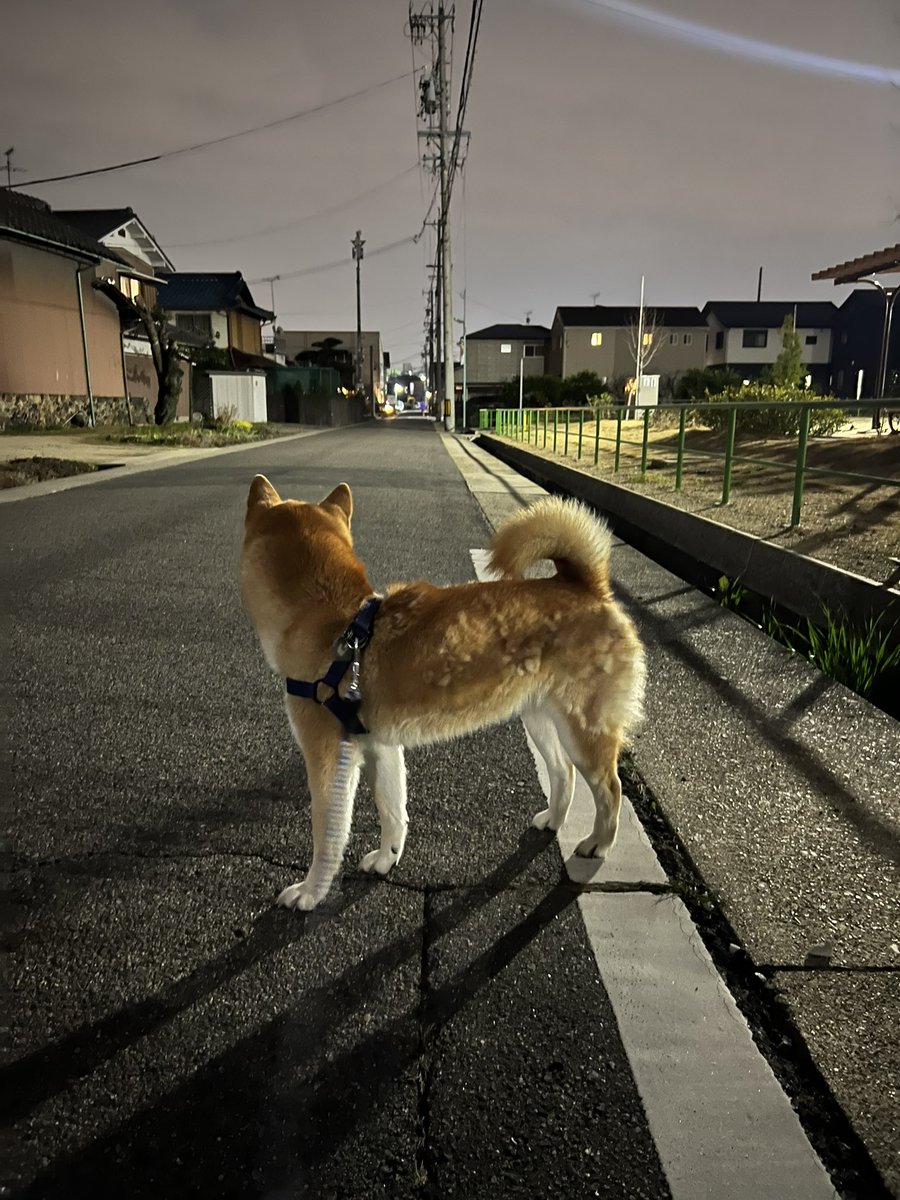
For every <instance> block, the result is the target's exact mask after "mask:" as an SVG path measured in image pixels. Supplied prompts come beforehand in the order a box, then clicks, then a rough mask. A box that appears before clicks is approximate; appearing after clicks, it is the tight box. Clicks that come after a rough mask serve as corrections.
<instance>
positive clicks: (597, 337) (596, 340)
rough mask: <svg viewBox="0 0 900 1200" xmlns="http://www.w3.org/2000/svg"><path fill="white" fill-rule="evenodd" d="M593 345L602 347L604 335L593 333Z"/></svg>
mask: <svg viewBox="0 0 900 1200" xmlns="http://www.w3.org/2000/svg"><path fill="white" fill-rule="evenodd" d="M591 345H592V346H602V345H603V334H602V333H592V334H591Z"/></svg>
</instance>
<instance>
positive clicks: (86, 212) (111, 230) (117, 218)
mask: <svg viewBox="0 0 900 1200" xmlns="http://www.w3.org/2000/svg"><path fill="white" fill-rule="evenodd" d="M56 215H57V216H58V217H60V219H61V220H63V221H68V222H69V224H71V225H74V226H76V227H77V228H78V229H81V230H82V231H83V232H84V233H86V234H87V235H88V237H92V238H95V239H96V240H97V241H98V242H102V241H103V239H104V238H106V237H110V236H111V235H112V234H116V233H118V231H119V230H120V229H121V228H122V227H123V226H124V225H128V224H130V223H131V222H135V223H136V224H137V225H138V226H139V229H140V233H139V234H138V235H137V236H136V238H135V240H136V241H137V243H138V244H139V245H141V247H142V249H143V250H144V252H145V253H147V252H149V253H150V254H151V255H153V256H154V257H157V258H158V259H159V260H160V261H159V262H158V263H157V262H155V263H153V265H154V267H158V266H165V267H167V268H169V269H171V267H172V263H171V261H170V259H169V258H168V256H167V255H166V253H165V251H164V250H163V248H162V247H161V246H160V244H159V243H158V242H157V240H156V238H155V237H154V236H153V234H152V233H151V232H150V230H149V229H148V228H147V226H146V225H145V224H144V222H143V221H142V220H141V218H140V217H139V216H138V215H137V213H136V212H135V211H134V209H133V208H68V209H59V210H57V213H56ZM151 261H152V260H151Z"/></svg>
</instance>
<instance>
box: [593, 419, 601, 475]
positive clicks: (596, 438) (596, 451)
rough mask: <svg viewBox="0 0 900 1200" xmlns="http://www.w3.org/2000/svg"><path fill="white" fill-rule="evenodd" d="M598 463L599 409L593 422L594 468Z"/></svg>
mask: <svg viewBox="0 0 900 1200" xmlns="http://www.w3.org/2000/svg"><path fill="white" fill-rule="evenodd" d="M599 461H600V409H599V408H598V409H597V413H596V420H595V421H594V466H595V467H596V465H597V463H598V462H599Z"/></svg>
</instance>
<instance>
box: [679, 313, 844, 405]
mask: <svg viewBox="0 0 900 1200" xmlns="http://www.w3.org/2000/svg"><path fill="white" fill-rule="evenodd" d="M703 316H704V317H705V318H706V320H707V322H708V324H709V352H708V354H707V356H706V365H707V366H710V367H715V366H729V367H731V368H733V369H734V370H735V371H736V372H737V373H738V374H739V375H740V376H741V378H742V379H748V380H749V379H756V378H758V377H759V374H760V372H761V371H763V369H764V368H766V367H770V366H771V365H772V363H774V361H775V359H776V358H777V357H778V355H779V354H780V353H781V348H782V345H781V336H780V334H779V330H780V329H781V327H782V325H783V324H784V319H785V317H789V316H794V317H795V318H796V321H795V325H796V329H797V333H798V334H799V335H800V348H801V350H802V352H803V362H804V363H805V364H806V368H807V373H808V374H809V375H810V377H811V381H812V383H813V385H814V386H815V387H818V388H821V389H823V390H824V389H827V388H828V386H829V383H830V380H831V350H832V338H833V332H834V328H835V323H836V320H837V308H836V307H835V306H834V304H832V302H831V301H830V300H811V301H810V300H798V301H793V300H710V301H709V303H708V304H706V305H704V308H703Z"/></svg>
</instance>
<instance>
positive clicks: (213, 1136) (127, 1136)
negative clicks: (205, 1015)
mask: <svg viewBox="0 0 900 1200" xmlns="http://www.w3.org/2000/svg"><path fill="white" fill-rule="evenodd" d="M552 843H553V838H552V835H549V834H546V833H542V832H539V831H537V830H528V831H526V832H525V833H524V834H522V835H521V837H520V839H519V842H518V845H517V847H516V849H515V850H514V851H513V853H512V854H510V855H509V856H508V857H506V858H505V859H504V860H503V861H502V862H501V863H499V864H498V865H497V867H496V868H495V869H494V870H493V871H491V873H490V874H489V875H488V876H487V877H486V878H485V879H484V880H483V881H482V883H481V885H480V886H478V887H476V888H464V889H459V890H454V891H443V890H442V891H441V892H440V899H441V904H440V907H439V910H436V912H435V915H434V918H433V920H432V921H431V922H430V923H429V926H428V927H427V928H426V927H425V926H424V925H423V924H422V923H421V922H420V921H419V920H414V921H407V922H406V926H407V927H406V929H405V931H402V932H399V933H397V934H396V935H395V936H393V937H390V938H388V940H386V941H385V942H384V943H383V944H382V945H380V946H379V947H378V948H377V949H375V950H373V951H372V952H370V953H368V954H365V955H364V956H362V957H361V958H359V959H358V960H357V961H355V962H352V963H351V964H350V965H349V966H347V967H346V968H345V969H344V970H343V971H342V972H341V973H340V974H338V975H336V976H335V977H333V978H330V979H325V980H323V981H321V982H315V983H310V982H309V981H302V980H300V981H298V988H297V993H296V997H295V999H294V1001H293V1003H292V1004H291V1005H290V1006H289V1007H288V1008H286V1009H285V1010H283V1011H281V1012H279V1013H278V1015H276V1016H275V1017H274V1018H273V1019H271V1020H268V1021H267V1022H266V1023H265V1024H263V1025H262V1026H261V1027H260V1028H259V1029H257V1030H255V1031H254V1032H252V1033H250V1034H248V1035H247V1036H246V1037H243V1038H241V1039H240V1040H239V1041H236V1042H234V1043H233V1044H232V1045H230V1046H229V1047H228V1048H227V1049H226V1050H225V1051H224V1052H222V1053H221V1054H219V1055H218V1056H217V1057H215V1058H214V1059H212V1061H210V1062H208V1063H206V1065H204V1066H202V1067H201V1068H200V1069H199V1070H198V1071H196V1073H194V1074H191V1075H190V1076H189V1077H188V1078H182V1079H181V1081H180V1082H178V1083H177V1085H176V1086H175V1087H173V1088H172V1089H171V1090H170V1091H168V1093H167V1094H166V1095H165V1096H164V1097H163V1098H162V1099H161V1100H160V1101H158V1102H157V1103H154V1104H153V1105H152V1106H151V1107H149V1108H146V1109H144V1110H142V1111H140V1112H138V1113H136V1114H135V1115H134V1116H131V1117H130V1118H128V1119H127V1120H125V1121H123V1122H122V1123H121V1124H120V1125H119V1126H118V1127H117V1128H115V1129H114V1130H113V1131H112V1132H110V1133H108V1134H106V1135H105V1136H104V1137H102V1138H101V1139H98V1140H96V1141H94V1142H92V1143H90V1144H88V1145H87V1146H86V1147H85V1148H84V1149H83V1150H81V1151H79V1152H78V1153H76V1154H74V1155H72V1156H69V1157H67V1158H66V1159H64V1160H58V1161H55V1162H51V1163H50V1164H48V1165H47V1167H46V1168H45V1169H44V1170H43V1171H42V1173H41V1175H40V1176H39V1178H38V1179H36V1180H35V1181H34V1183H33V1185H32V1186H31V1187H30V1188H29V1189H28V1191H27V1193H26V1194H27V1195H28V1196H31V1197H37V1196H42V1197H50V1196H54V1197H63V1196H65V1197H73V1196H79V1197H80V1196H91V1197H92V1200H99V1198H102V1197H106V1196H109V1197H110V1198H112V1197H113V1196H115V1197H116V1198H117V1200H118V1198H119V1197H121V1196H128V1197H130V1198H131V1200H139V1198H141V1197H148V1200H149V1197H151V1196H152V1197H153V1198H154V1200H156V1198H157V1197H158V1196H159V1195H172V1196H174V1195H192V1196H201V1197H210V1198H212V1197H222V1196H231V1195H238V1194H240V1195H257V1196H270V1195H273V1194H279V1189H280V1188H282V1187H283V1186H285V1185H287V1184H288V1183H290V1188H291V1191H290V1194H291V1195H302V1194H309V1195H318V1194H321V1193H320V1192H319V1191H317V1185H316V1183H315V1181H316V1178H317V1176H318V1173H319V1172H320V1169H321V1168H322V1166H323V1163H324V1162H325V1160H326V1159H327V1160H333V1159H334V1157H335V1155H338V1156H339V1155H340V1153H341V1148H342V1146H343V1145H344V1143H345V1142H346V1141H347V1140H348V1138H349V1137H350V1135H351V1134H352V1132H353V1131H354V1130H355V1129H356V1128H357V1126H359V1125H360V1123H364V1122H366V1121H367V1120H368V1119H369V1118H370V1115H371V1114H372V1113H373V1111H374V1110H376V1109H379V1108H381V1107H387V1108H390V1107H391V1106H392V1105H394V1104H398V1103H399V1102H400V1100H399V1097H400V1095H401V1093H402V1091H403V1089H404V1087H408V1081H407V1082H406V1083H404V1080H405V1079H406V1077H407V1073H408V1072H409V1071H410V1070H411V1069H412V1068H413V1066H414V1064H415V1062H416V1060H417V1059H419V1058H420V1057H421V1056H423V1055H425V1054H427V1053H428V1045H429V1042H430V1041H431V1040H432V1039H433V1038H434V1037H435V1036H436V1034H437V1033H438V1032H439V1031H440V1029H441V1027H442V1026H443V1025H445V1024H446V1023H447V1022H448V1021H449V1020H450V1019H451V1018H452V1017H453V1016H454V1015H455V1014H456V1013H458V1012H459V1011H460V1010H461V1009H462V1008H464V1007H465V1006H466V1005H467V1004H468V1003H469V1002H470V1001H471V1000H472V999H473V997H475V996H476V995H477V994H478V993H479V992H480V991H481V990H482V989H483V988H484V987H485V986H486V985H487V984H488V983H489V982H490V981H491V979H493V978H494V976H495V975H496V974H497V973H498V972H499V971H501V970H502V969H503V968H504V966H505V965H507V964H508V963H510V962H511V961H512V960H513V959H514V958H515V957H516V956H517V955H518V954H519V953H520V952H521V950H522V949H523V948H524V947H526V946H527V945H529V944H530V942H531V941H532V940H533V939H534V938H535V937H536V936H537V935H538V934H539V933H540V932H541V930H542V929H544V928H545V927H546V925H547V924H548V923H549V922H550V921H552V920H553V919H554V917H555V916H557V914H559V913H560V912H561V911H562V910H563V909H564V908H566V907H567V906H568V905H570V904H571V903H572V902H573V901H574V899H575V898H576V896H577V894H578V891H577V889H576V888H573V886H572V885H571V884H570V883H569V882H568V881H567V880H566V879H565V877H564V875H563V873H562V869H561V865H560V867H559V872H558V881H557V882H556V883H555V884H553V885H551V886H550V887H549V888H546V887H545V888H544V889H542V890H540V891H539V892H537V893H535V892H534V891H533V890H532V891H531V892H530V895H531V896H532V897H535V896H536V897H537V902H536V903H535V904H534V906H533V908H532V909H531V911H530V912H528V914H527V915H526V916H525V917H524V918H522V919H517V920H516V921H514V922H513V923H512V924H511V925H509V927H508V928H506V929H505V932H503V933H502V934H501V936H499V938H496V939H495V940H494V941H493V942H492V944H491V945H490V946H489V947H488V948H487V949H486V950H484V951H483V952H482V953H481V954H479V955H477V956H476V957H475V958H474V959H473V960H472V961H470V962H469V963H468V964H467V965H466V966H465V967H464V968H463V969H462V970H460V971H459V972H458V973H457V974H456V975H455V976H454V977H453V978H451V979H450V980H449V981H448V982H447V983H445V984H444V985H443V986H440V987H438V988H437V989H435V990H433V991H431V990H428V989H424V988H423V987H422V974H421V973H422V966H423V962H424V959H425V956H427V954H428V950H429V945H430V944H433V943H434V942H435V941H436V940H437V939H440V938H443V937H445V936H446V935H447V934H448V933H450V932H451V931H452V930H454V929H456V928H458V927H459V926H460V925H462V924H463V923H464V922H466V921H467V920H469V919H470V918H471V917H472V916H473V915H474V914H476V913H477V911H478V910H479V909H482V908H484V907H485V906H486V905H488V904H490V903H491V901H492V900H494V899H497V898H498V897H499V896H500V895H501V894H502V893H503V892H504V891H505V890H506V889H508V888H509V887H511V886H512V885H514V884H515V883H516V881H517V880H519V879H520V878H521V876H522V875H523V873H524V872H525V871H526V870H527V869H528V868H529V867H530V866H531V865H532V864H533V862H534V860H535V859H536V858H537V857H538V856H539V855H541V854H543V853H545V852H547V853H552V854H554V855H556V860H557V863H558V861H559V855H558V850H557V849H556V847H555V846H554V845H553V844H552ZM395 887H396V885H394V884H392V883H391V882H390V881H383V880H373V879H370V878H369V877H365V876H358V875H349V876H347V877H345V879H344V881H343V883H342V886H341V887H340V889H339V890H337V891H336V892H335V893H334V894H333V895H332V896H330V897H329V898H328V899H327V900H326V901H325V902H324V904H323V905H322V906H321V907H320V908H319V909H317V910H315V911H314V912H312V913H310V914H306V915H301V914H299V913H295V912H286V911H284V910H279V909H272V910H270V911H267V912H265V913H264V914H262V915H261V916H260V917H259V918H258V919H257V920H256V921H255V923H254V924H253V926H252V928H251V930H250V932H249V934H248V936H246V937H245V938H243V939H241V940H240V941H238V942H237V943H235V944H234V945H232V946H231V947H230V948H229V949H228V950H227V951H226V952H225V953H223V954H222V955H220V956H218V957H217V958H215V959H213V960H211V961H209V962H207V963H204V964H202V965H200V966H199V967H198V968H197V969H196V970H195V971H193V972H191V973H190V974H189V975H187V976H185V977H183V978H182V979H180V980H178V981H175V982H174V983H172V984H170V985H169V986H168V987H167V988H165V989H163V990H162V991H160V992H158V993H156V994H155V995H153V996H150V997H147V998H145V999H143V1000H141V1001H139V1002H137V1003H136V1004H132V1005H128V1006H126V1007H124V1008H122V1009H120V1010H119V1011H118V1012H116V1013H114V1014H112V1015H110V1016H109V1017H106V1018H104V1019H102V1020H100V1021H98V1022H95V1023H93V1024H91V1025H89V1026H84V1027H82V1028H81V1029H79V1030H76V1031H75V1032H73V1033H72V1034H70V1035H69V1036H68V1037H67V1038H65V1039H63V1041H61V1042H58V1043H56V1044H55V1045H53V1046H51V1047H49V1048H47V1049H46V1050H42V1051H40V1052H37V1053H36V1054H33V1055H31V1056H29V1057H28V1058H26V1059H23V1060H20V1061H19V1062H18V1063H16V1064H14V1065H13V1066H12V1067H11V1068H7V1069H6V1071H5V1072H3V1073H2V1075H0V1082H2V1085H3V1092H4V1095H5V1097H6V1100H5V1102H4V1108H5V1109H6V1110H7V1112H6V1115H7V1116H8V1117H9V1118H12V1119H15V1118H20V1117H22V1116H24V1115H26V1114H27V1112H29V1111H30V1110H31V1109H33V1108H34V1107H35V1106H36V1105H38V1104H40V1103H42V1102H43V1101H45V1100H47V1099H48V1098H49V1097H50V1096H52V1095H53V1094H54V1093H56V1092H59V1091H61V1090H62V1089H64V1088H65V1087H66V1086H67V1084H68V1083H69V1082H70V1081H72V1080H74V1079H77V1078H79V1077H81V1076H84V1075H86V1074H88V1073H89V1072H91V1071H92V1070H94V1069H95V1068H97V1067H98V1066H100V1065H101V1064H102V1063H104V1062H105V1061H107V1060H109V1059H111V1058H112V1057H113V1056H114V1055H116V1054H117V1053H118V1052H119V1051H121V1050H124V1049H125V1048H126V1047H128V1046H130V1045H131V1044H132V1043H134V1042H136V1041H137V1040H139V1039H142V1038H146V1037H147V1036H148V1035H149V1034H152V1033H153V1031H154V1030H157V1029H159V1027H160V1026H162V1025H163V1024H165V1023H167V1022H170V1021H172V1020H174V1019H175V1018H176V1017H177V1016H179V1015H180V1014H186V1013H189V1012H190V1011H191V1010H194V1009H200V1010H202V1009H203V1008H204V1005H205V1002H207V1001H208V998H209V997H210V996H211V995H212V994H213V993H215V992H216V991H217V989H219V988H221V987H223V985H226V984H227V983H228V982H229V981H230V980H232V979H234V978H235V977H237V976H239V975H240V974H241V973H242V972H244V971H247V970H248V969H250V968H251V967H253V966H255V965H258V964H262V963H264V962H265V960H267V959H270V958H275V957H276V956H278V955H279V954H280V953H281V952H282V951H284V950H285V949H286V948H288V947H290V946H291V945H292V944H294V943H297V942H298V941H303V940H305V939H309V938H313V939H317V940H319V939H322V938H337V937H339V936H340V930H341V924H342V922H344V921H347V920H350V919H352V916H353V913H352V910H353V909H354V906H356V905H358V904H360V903H361V902H363V903H366V904H371V903H373V902H374V901H375V900H376V899H377V889H379V888H381V889H385V891H384V896H385V897H387V898H390V893H391V889H394V888H395ZM398 890H402V891H403V892H405V893H406V894H407V895H408V890H407V889H405V888H404V889H398ZM427 901H428V897H427V895H424V896H423V901H422V902H423V906H426V907H427ZM398 927H399V928H401V930H402V924H399V923H398V925H395V928H398ZM313 961H314V960H313ZM395 973H400V974H406V975H407V976H408V980H407V981H406V983H405V985H404V986H405V987H406V994H408V993H409V990H410V981H411V982H412V984H413V985H414V994H415V997H416V998H415V1002H414V1003H413V1004H412V1005H410V1006H409V1007H408V1008H407V1009H406V1010H405V1011H403V1012H400V1013H396V1014H393V1013H391V1012H390V1008H389V1007H388V1009H387V1014H386V1015H383V1016H382V1017H381V1018H380V1019H379V1020H377V1021H376V1023H375V1024H374V1026H373V1024H372V1019H373V1011H372V996H373V992H377V991H378V990H379V989H383V988H385V987H387V986H388V980H389V979H390V977H391V976H393V975H394V974H395ZM377 1007H378V1006H377V1005H376V1006H375V1008H376V1009H377ZM201 1029H202V1026H201ZM199 1036H202V1034H199V1033H198V1037H199ZM187 1057H188V1058H190V1055H187Z"/></svg>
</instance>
